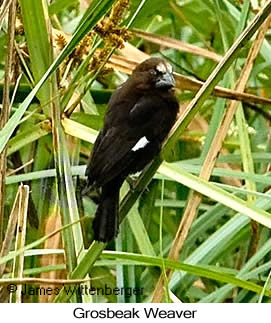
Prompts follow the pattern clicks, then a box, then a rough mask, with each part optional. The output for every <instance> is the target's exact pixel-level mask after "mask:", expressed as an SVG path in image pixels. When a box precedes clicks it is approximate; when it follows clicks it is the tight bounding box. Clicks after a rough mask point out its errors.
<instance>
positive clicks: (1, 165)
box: [0, 0, 16, 249]
mask: <svg viewBox="0 0 271 323" xmlns="http://www.w3.org/2000/svg"><path fill="white" fill-rule="evenodd" d="M15 19H16V0H13V2H12V3H11V6H10V8H9V15H8V53H7V57H6V66H5V80H4V88H3V101H2V105H3V107H2V112H1V118H0V129H3V128H4V126H5V125H6V123H7V121H8V118H9V112H10V107H9V105H10V102H9V86H10V81H11V72H12V62H13V49H14V33H15ZM6 154H7V148H4V149H3V151H2V152H1V154H0V249H1V246H2V240H3V218H4V202H5V186H6V181H5V178H6Z"/></svg>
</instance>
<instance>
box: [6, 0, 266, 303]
mask: <svg viewBox="0 0 271 323" xmlns="http://www.w3.org/2000/svg"><path fill="white" fill-rule="evenodd" d="M8 6H9V7H8ZM5 9H6V10H5ZM270 13H271V1H249V0H244V1H237V0H215V1H213V0H206V1H200V0H182V1H181V0H179V1H178V0H171V1H167V0H162V1H161V0H145V1H144V0H130V1H128V0H54V1H46V0H35V1H32V0H19V1H18V3H17V7H16V1H12V0H11V1H6V0H4V1H2V6H1V9H0V28H1V29H0V96H1V98H2V100H1V103H2V104H1V105H0V107H1V123H0V125H1V130H0V153H1V156H0V247H2V251H1V254H0V255H1V257H0V288H1V290H0V300H1V302H3V301H5V302H6V301H10V302H52V301H55V302H68V301H71V302H142V303H143V302H151V301H156V302H161V301H164V302H178V301H179V300H181V301H182V302H237V303H241V302H253V303H255V302H269V301H270V299H271V291H270V274H269V273H270V268H271V234H270V228H271V214H270V210H271V194H270V192H271V191H270V187H271V179H270V178H269V176H270V160H271V142H270V138H271V133H270V120H271V112H270V103H271V86H270V77H271V66H270V53H271V42H270V30H269V29H270V25H271V19H270V17H269V18H268V16H269V14H270ZM148 55H152V56H159V57H164V58H165V59H167V60H168V61H169V62H170V63H171V64H172V65H173V68H174V71H175V76H176V94H177V97H178V100H179V102H180V114H179V119H178V121H177V123H176V125H175V126H174V128H173V129H172V132H171V134H170V136H169V138H168V139H167V141H166V142H165V144H164V147H163V151H162V153H161V156H160V157H157V159H156V160H154V161H153V163H152V164H151V165H150V166H149V167H147V169H145V171H144V172H143V173H142V174H140V175H139V176H138V177H137V178H136V184H135V187H134V188H133V189H131V188H130V186H129V185H128V183H125V185H123V188H122V193H121V195H122V199H121V205H120V215H121V219H122V224H121V230H120V233H119V236H118V238H117V239H116V240H115V241H113V242H111V243H110V244H108V245H105V244H103V243H98V242H95V241H93V239H92V231H91V222H92V220H93V215H94V213H95V208H96V204H95V203H94V201H95V198H93V196H88V195H82V189H83V188H84V186H85V183H86V182H85V180H86V179H85V176H84V172H85V165H86V162H87V159H88V156H89V154H90V151H91V147H92V144H93V142H94V141H95V138H96V135H97V131H98V130H99V129H100V128H101V127H102V124H103V116H104V113H105V111H106V108H107V102H108V100H109V98H110V95H111V93H112V91H113V90H114V89H115V88H117V87H118V86H119V85H120V84H121V83H122V82H123V81H125V80H126V79H127V77H128V75H129V74H130V73H131V71H132V69H133V68H134V67H135V66H136V64H137V63H138V62H140V61H142V60H143V59H145V58H146V57H148ZM201 85H202V86H201ZM269 98H270V99H269ZM234 99H235V100H234ZM162 160H164V161H163V162H162ZM16 224H17V225H16ZM0 249H1V248H0ZM48 280H49V281H48ZM71 280H76V281H74V282H73V283H74V284H73V285H71V283H72V282H71ZM80 281H82V284H83V285H81V286H86V287H88V288H93V290H92V293H79V292H78V293H72V292H69V293H67V289H68V288H69V286H70V288H78V289H79V286H80V285H79V282H80ZM11 282H13V283H15V284H16V285H17V292H16V293H9V292H8V290H7V287H6V286H7V284H9V283H11ZM24 284H26V286H27V287H26V288H27V292H24V293H23V294H21V293H20V291H21V290H20V288H22V289H23V291H24V288H25V285H24ZM63 284H64V286H65V288H66V290H64V289H63V288H62V287H63ZM163 286H164V287H163ZM39 287H40V289H39ZM48 287H49V288H51V289H52V290H53V292H52V293H49V292H47V293H42V292H40V290H41V288H48ZM98 288H100V289H98ZM114 288H119V290H118V291H116V292H115V293H114V292H112V291H113V290H114ZM131 288H136V289H135V292H131ZM98 290H99V291H100V292H98ZM106 290H110V291H111V292H107V293H106ZM95 291H96V293H95ZM123 291H125V293H123ZM102 292H104V293H105V294H106V295H101V294H102ZM44 294H46V295H44ZM94 294H95V295H94ZM97 294H99V295H97Z"/></svg>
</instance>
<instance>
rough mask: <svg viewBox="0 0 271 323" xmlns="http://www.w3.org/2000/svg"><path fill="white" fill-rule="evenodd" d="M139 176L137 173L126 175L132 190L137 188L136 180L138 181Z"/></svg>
mask: <svg viewBox="0 0 271 323" xmlns="http://www.w3.org/2000/svg"><path fill="white" fill-rule="evenodd" d="M137 179H138V176H136V175H129V176H127V177H126V181H127V183H128V184H129V187H130V190H131V191H132V192H134V191H135V189H136V182H137Z"/></svg>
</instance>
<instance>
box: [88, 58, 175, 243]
mask: <svg viewBox="0 0 271 323" xmlns="http://www.w3.org/2000/svg"><path fill="white" fill-rule="evenodd" d="M174 85H175V81H174V78H173V74H172V67H171V65H170V64H168V63H167V62H166V61H164V60H163V59H160V58H150V59H147V60H145V61H144V62H143V63H141V64H139V65H138V66H137V67H136V68H135V69H134V71H133V73H132V75H131V77H130V78H129V79H128V80H127V81H126V82H125V83H123V84H122V85H121V86H120V87H119V88H118V89H117V90H116V91H115V92H114V93H113V95H112V97H111V99H110V101H109V106H108V110H107V113H106V115H105V120H104V127H103V129H102V130H101V131H100V133H99V135H98V137H97V139H96V141H95V144H94V147H93V150H92V154H91V156H90V159H89V162H88V166H87V170H86V176H87V177H88V182H87V186H88V188H89V190H90V189H97V188H101V196H100V202H99V205H98V208H97V211H96V214H95V218H94V221H93V232H94V239H95V240H97V241H102V242H108V241H111V240H112V239H113V238H114V237H116V235H117V233H118V228H119V217H118V213H119V210H118V209H119V190H120V187H121V185H122V183H123V181H124V180H125V178H126V177H127V176H128V175H129V174H133V173H136V172H138V171H141V170H142V169H143V168H144V167H145V166H146V165H147V164H149V163H150V162H151V160H152V159H153V158H154V157H155V156H156V155H157V154H158V153H159V152H160V149H161V145H162V142H163V140H164V139H165V137H166V136H167V134H168V133H169V131H170V129H171V127H172V126H173V124H174V122H175V119H176V116H177V112H178V109H179V105H178V102H177V100H176V98H175V95H174V90H173V87H174Z"/></svg>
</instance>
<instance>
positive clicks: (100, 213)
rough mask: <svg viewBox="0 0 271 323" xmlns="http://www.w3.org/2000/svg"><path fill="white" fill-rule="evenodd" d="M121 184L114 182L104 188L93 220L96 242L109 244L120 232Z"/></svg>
mask: <svg viewBox="0 0 271 323" xmlns="http://www.w3.org/2000/svg"><path fill="white" fill-rule="evenodd" d="M118 184H119V183H115V182H114V181H112V182H110V183H107V184H105V185H104V186H103V187H102V194H101V198H100V202H99V205H98V208H97V211H96V214H95V218H94V220H93V224H92V227H93V233H94V240H96V241H102V242H109V241H111V240H112V239H114V238H115V237H116V235H117V234H118V230H119V190H120V185H118Z"/></svg>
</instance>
